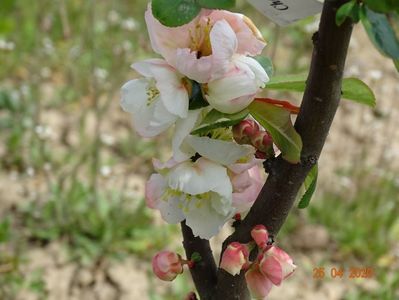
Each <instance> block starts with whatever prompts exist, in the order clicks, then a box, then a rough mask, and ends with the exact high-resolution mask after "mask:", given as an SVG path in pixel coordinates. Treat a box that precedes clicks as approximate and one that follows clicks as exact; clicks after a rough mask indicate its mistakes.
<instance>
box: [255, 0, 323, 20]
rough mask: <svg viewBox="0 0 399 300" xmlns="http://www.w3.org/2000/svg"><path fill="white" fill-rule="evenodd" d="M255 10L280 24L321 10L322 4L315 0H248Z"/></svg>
mask: <svg viewBox="0 0 399 300" xmlns="http://www.w3.org/2000/svg"><path fill="white" fill-rule="evenodd" d="M248 2H249V3H251V4H252V5H253V6H254V7H255V8H256V9H257V10H259V11H260V12H261V13H262V14H264V15H265V16H266V17H268V18H269V19H271V20H272V21H273V22H274V23H277V24H278V25H280V26H285V25H288V24H291V23H293V22H295V21H298V20H300V19H303V18H306V17H308V16H311V15H315V14H317V13H319V12H321V10H322V8H323V4H322V3H321V2H319V1H317V0H248Z"/></svg>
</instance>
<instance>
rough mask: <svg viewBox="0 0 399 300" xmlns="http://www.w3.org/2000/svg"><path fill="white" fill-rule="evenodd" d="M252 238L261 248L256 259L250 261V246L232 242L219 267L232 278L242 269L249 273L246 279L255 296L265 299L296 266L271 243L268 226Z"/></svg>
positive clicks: (260, 229)
mask: <svg viewBox="0 0 399 300" xmlns="http://www.w3.org/2000/svg"><path fill="white" fill-rule="evenodd" d="M251 236H252V238H253V240H254V241H255V244H256V246H257V247H258V257H257V258H256V260H255V261H253V262H250V261H249V252H250V251H249V250H248V247H249V246H248V245H243V244H240V243H238V242H233V243H231V244H230V245H229V246H227V248H226V250H225V251H224V252H223V256H222V261H221V264H220V268H222V269H224V270H225V271H226V272H228V273H230V274H231V275H233V276H234V275H237V274H239V273H240V272H241V270H244V271H246V273H245V278H246V281H247V285H248V289H249V291H250V292H251V295H252V297H253V298H254V299H265V298H266V296H267V295H268V294H269V292H270V290H271V288H272V287H273V285H276V286H279V285H280V284H281V282H282V281H283V280H284V279H285V278H287V277H288V276H290V275H291V274H292V273H293V272H294V270H295V268H296V266H295V265H294V263H293V261H292V258H291V257H290V256H289V255H288V254H287V253H286V252H284V251H283V250H282V249H280V248H278V247H276V246H274V245H272V244H271V243H269V234H268V232H267V230H266V227H265V226H263V225H257V226H255V227H254V228H253V229H252V231H251ZM251 244H254V243H253V242H252V243H250V244H249V245H251Z"/></svg>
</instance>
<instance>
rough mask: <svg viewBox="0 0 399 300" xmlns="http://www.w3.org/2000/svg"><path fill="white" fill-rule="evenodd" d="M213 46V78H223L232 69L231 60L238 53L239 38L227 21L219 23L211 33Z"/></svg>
mask: <svg viewBox="0 0 399 300" xmlns="http://www.w3.org/2000/svg"><path fill="white" fill-rule="evenodd" d="M210 40H211V45H212V56H213V70H212V78H219V77H221V76H223V75H224V74H225V73H227V71H228V70H229V68H230V67H231V60H232V57H233V55H234V53H235V52H236V51H237V38H236V35H235V33H234V31H233V29H231V27H230V25H229V23H227V21H226V20H220V21H217V22H216V23H215V24H214V25H213V27H212V30H211V32H210Z"/></svg>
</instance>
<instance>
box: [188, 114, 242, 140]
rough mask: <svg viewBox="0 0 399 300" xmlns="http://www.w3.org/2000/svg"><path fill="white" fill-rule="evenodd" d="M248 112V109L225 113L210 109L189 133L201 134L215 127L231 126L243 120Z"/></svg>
mask: <svg viewBox="0 0 399 300" xmlns="http://www.w3.org/2000/svg"><path fill="white" fill-rule="evenodd" d="M248 114H249V111H248V110H247V109H244V110H242V111H240V112H238V113H235V114H225V113H222V112H220V111H217V110H215V109H212V110H211V111H210V112H209V113H208V114H207V115H206V116H205V118H204V119H203V120H202V122H201V124H200V125H199V126H198V127H197V128H195V129H194V130H193V131H192V132H191V134H198V135H202V134H206V133H208V132H209V131H211V130H213V129H216V128H225V127H229V126H233V125H235V124H237V123H240V122H241V121H242V120H244V119H245V118H246V117H247V116H248Z"/></svg>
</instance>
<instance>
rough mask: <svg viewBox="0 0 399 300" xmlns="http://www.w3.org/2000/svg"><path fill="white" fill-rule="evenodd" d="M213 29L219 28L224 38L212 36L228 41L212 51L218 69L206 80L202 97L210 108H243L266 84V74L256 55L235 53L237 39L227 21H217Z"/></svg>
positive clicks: (226, 110)
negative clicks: (254, 56)
mask: <svg viewBox="0 0 399 300" xmlns="http://www.w3.org/2000/svg"><path fill="white" fill-rule="evenodd" d="M219 27H220V29H219V30H218V28H219ZM214 31H215V32H221V33H223V36H224V38H223V39H222V38H221V37H218V36H216V37H214V38H215V40H226V41H230V43H223V44H222V45H223V46H222V47H221V48H220V49H218V51H215V58H214V60H215V61H216V62H217V65H219V72H215V73H214V74H213V76H212V78H211V80H210V81H209V82H208V84H207V86H206V88H205V98H206V99H207V100H208V102H209V104H210V105H211V106H212V107H213V108H215V109H217V110H219V111H221V112H224V113H230V114H232V113H236V112H239V111H241V110H243V109H244V108H246V107H247V106H248V105H249V104H250V103H251V102H252V100H253V99H254V98H255V95H256V93H257V92H258V91H259V90H260V89H261V88H264V87H265V84H266V82H267V81H269V77H268V76H267V73H266V71H265V70H264V69H263V67H262V66H261V65H260V64H259V63H258V62H257V61H256V60H255V59H253V58H251V57H247V56H244V55H240V54H237V47H238V41H237V38H236V35H235V33H234V31H233V30H232V29H231V27H230V26H229V25H228V24H227V22H222V21H219V22H218V23H216V24H215V25H214ZM211 38H212V36H211ZM214 45H215V47H216V46H218V43H216V42H215V43H214Z"/></svg>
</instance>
